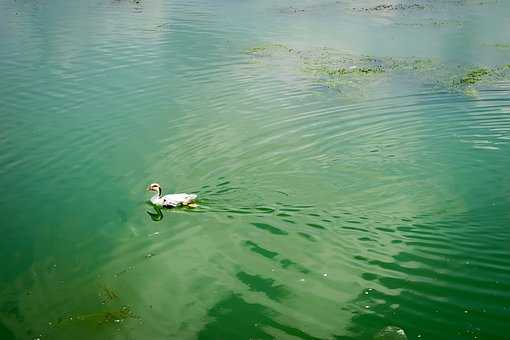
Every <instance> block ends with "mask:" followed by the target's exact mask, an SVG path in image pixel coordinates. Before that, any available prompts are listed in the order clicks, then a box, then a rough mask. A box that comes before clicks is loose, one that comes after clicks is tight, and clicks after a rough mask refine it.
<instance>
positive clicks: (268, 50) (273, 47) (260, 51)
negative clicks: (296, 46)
mask: <svg viewBox="0 0 510 340" xmlns="http://www.w3.org/2000/svg"><path fill="white" fill-rule="evenodd" d="M277 51H285V52H289V53H290V52H293V51H294V50H293V49H292V48H289V47H288V46H286V45H283V44H268V45H262V46H256V47H252V48H249V49H247V50H246V53H247V54H252V55H258V56H262V55H264V54H274V53H275V52H277Z"/></svg>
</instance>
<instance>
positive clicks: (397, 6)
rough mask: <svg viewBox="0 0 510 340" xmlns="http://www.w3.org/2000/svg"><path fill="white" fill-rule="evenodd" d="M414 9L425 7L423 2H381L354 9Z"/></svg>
mask: <svg viewBox="0 0 510 340" xmlns="http://www.w3.org/2000/svg"><path fill="white" fill-rule="evenodd" d="M412 9H425V6H423V5H421V4H403V3H401V4H380V5H377V6H374V7H360V8H354V10H358V11H365V12H372V11H404V10H412Z"/></svg>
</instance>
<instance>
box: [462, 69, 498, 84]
mask: <svg viewBox="0 0 510 340" xmlns="http://www.w3.org/2000/svg"><path fill="white" fill-rule="evenodd" d="M489 74H491V70H489V69H486V68H478V69H475V70H472V71H470V72H468V73H467V74H466V75H465V76H463V77H462V78H461V79H460V83H461V84H463V85H474V84H476V83H478V82H479V81H481V80H482V79H483V78H484V77H486V76H488V75H489Z"/></svg>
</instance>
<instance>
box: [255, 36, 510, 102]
mask: <svg viewBox="0 0 510 340" xmlns="http://www.w3.org/2000/svg"><path fill="white" fill-rule="evenodd" d="M246 53H247V54H249V55H250V56H252V57H254V58H259V57H263V58H264V59H261V60H264V62H265V64H266V65H272V66H275V67H281V72H292V73H290V74H289V75H290V76H299V73H301V75H303V74H308V75H311V76H312V77H313V78H312V79H311V80H312V81H314V82H315V83H319V84H322V85H323V86H325V87H326V88H329V89H333V90H335V91H337V92H339V93H343V94H344V95H350V96H351V95H354V96H359V95H360V94H363V93H365V92H366V90H367V89H370V87H371V86H372V85H377V84H378V82H380V81H382V80H385V81H386V80H390V79H397V77H398V79H399V81H400V80H405V81H414V82H419V83H421V84H423V85H424V86H428V87H434V88H440V89H448V90H449V91H454V92H458V91H460V92H464V93H465V94H468V95H469V94H472V93H473V86H475V85H477V84H479V83H487V84H489V83H491V82H495V81H497V80H508V79H510V64H509V65H503V66H495V67H473V66H469V65H465V66H463V65H448V64H444V63H441V62H439V61H437V60H434V59H429V58H393V57H376V56H366V55H355V54H351V53H346V52H341V51H338V50H334V49H329V48H318V49H310V50H297V49H294V48H290V47H288V46H287V45H283V44H267V45H263V46H260V47H254V48H252V49H248V50H246ZM284 78H285V79H291V78H289V77H284ZM314 88H317V87H316V86H315V87H314ZM372 89H373V90H377V87H373V88H372Z"/></svg>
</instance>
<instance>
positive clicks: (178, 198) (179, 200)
mask: <svg viewBox="0 0 510 340" xmlns="http://www.w3.org/2000/svg"><path fill="white" fill-rule="evenodd" d="M147 190H148V191H155V192H157V194H156V195H154V196H152V197H151V203H152V204H154V205H155V206H158V207H165V208H174V207H178V206H182V205H185V206H188V207H191V208H196V207H197V206H198V205H196V204H194V203H193V202H194V201H195V199H196V198H197V195H195V194H171V195H165V196H161V185H159V184H158V183H152V184H151V185H149V186H148V187H147Z"/></svg>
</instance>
